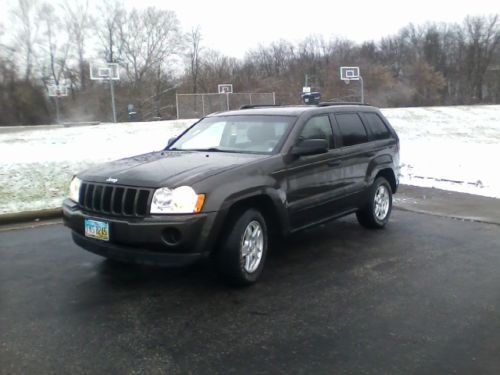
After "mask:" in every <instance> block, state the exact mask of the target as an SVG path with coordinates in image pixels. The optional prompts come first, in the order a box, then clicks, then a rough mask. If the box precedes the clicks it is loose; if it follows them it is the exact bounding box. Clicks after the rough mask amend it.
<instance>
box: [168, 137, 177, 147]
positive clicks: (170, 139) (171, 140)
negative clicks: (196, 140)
mask: <svg viewBox="0 0 500 375" xmlns="http://www.w3.org/2000/svg"><path fill="white" fill-rule="evenodd" d="M176 139H177V137H172V138H169V139H168V143H167V147H170V145H171V144H172V143H174V142H175V140H176Z"/></svg>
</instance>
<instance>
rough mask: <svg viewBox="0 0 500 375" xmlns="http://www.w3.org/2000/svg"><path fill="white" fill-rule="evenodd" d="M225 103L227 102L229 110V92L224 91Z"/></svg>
mask: <svg viewBox="0 0 500 375" xmlns="http://www.w3.org/2000/svg"><path fill="white" fill-rule="evenodd" d="M226 104H227V110H228V111H229V93H228V92H226Z"/></svg>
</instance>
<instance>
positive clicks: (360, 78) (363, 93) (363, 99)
mask: <svg viewBox="0 0 500 375" xmlns="http://www.w3.org/2000/svg"><path fill="white" fill-rule="evenodd" d="M359 81H360V83H361V104H365V90H364V84H363V77H361V75H360V76H359Z"/></svg>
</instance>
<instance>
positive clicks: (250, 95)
mask: <svg viewBox="0 0 500 375" xmlns="http://www.w3.org/2000/svg"><path fill="white" fill-rule="evenodd" d="M248 96H249V99H250V105H252V104H253V103H252V93H249V94H248Z"/></svg>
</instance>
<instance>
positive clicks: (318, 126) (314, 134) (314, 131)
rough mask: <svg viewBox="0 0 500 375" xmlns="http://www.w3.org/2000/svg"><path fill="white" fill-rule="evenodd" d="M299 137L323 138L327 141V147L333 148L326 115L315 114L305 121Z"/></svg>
mask: <svg viewBox="0 0 500 375" xmlns="http://www.w3.org/2000/svg"><path fill="white" fill-rule="evenodd" d="M300 139H324V140H325V141H327V142H328V148H333V132H332V127H331V126H330V119H329V118H328V115H324V116H316V117H313V118H311V119H310V120H309V121H307V123H306V124H305V125H304V128H303V129H302V132H301V133H300Z"/></svg>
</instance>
